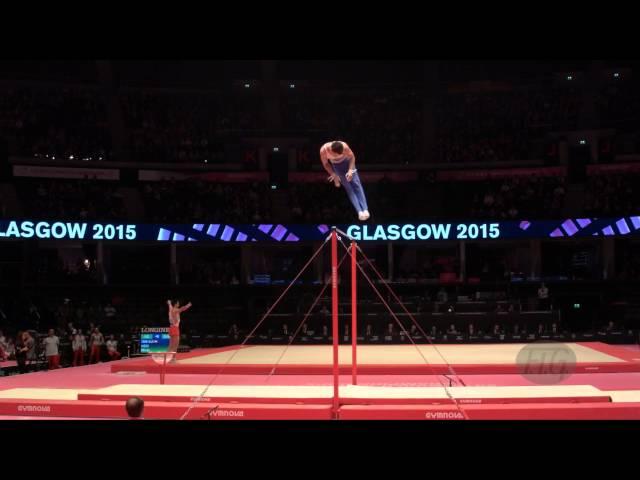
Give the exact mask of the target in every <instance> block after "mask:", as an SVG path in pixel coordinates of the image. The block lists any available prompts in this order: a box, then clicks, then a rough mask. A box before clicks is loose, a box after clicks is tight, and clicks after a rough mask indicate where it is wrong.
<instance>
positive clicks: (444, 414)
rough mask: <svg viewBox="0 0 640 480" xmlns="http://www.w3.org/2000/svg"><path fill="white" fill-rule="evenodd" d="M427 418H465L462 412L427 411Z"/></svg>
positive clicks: (425, 415) (425, 416)
mask: <svg viewBox="0 0 640 480" xmlns="http://www.w3.org/2000/svg"><path fill="white" fill-rule="evenodd" d="M424 418H426V419H427V420H464V416H463V415H462V413H460V412H427V413H425V414H424Z"/></svg>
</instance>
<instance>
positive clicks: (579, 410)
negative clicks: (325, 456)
mask: <svg viewBox="0 0 640 480" xmlns="http://www.w3.org/2000/svg"><path fill="white" fill-rule="evenodd" d="M20 407H23V409H20ZM24 407H30V408H31V409H32V410H31V411H25V410H24ZM189 407H192V409H191V411H190V413H189V415H188V417H187V418H188V419H190V420H195V419H206V418H207V412H210V411H211V408H212V407H211V405H210V404H206V405H204V404H197V405H192V404H190V403H178V402H171V403H165V402H146V403H145V411H144V418H145V419H164V420H170V419H178V418H180V417H181V416H182V415H184V413H185V412H186V411H187V410H188V409H189ZM462 411H463V412H464V413H465V414H466V416H467V418H469V419H470V420H640V403H583V404H511V405H466V406H464V407H462ZM0 415H1V416H21V417H24V416H30V417H50V418H56V417H58V418H69V417H75V418H77V417H84V418H93V419H125V418H126V414H125V413H124V405H123V402H114V401H112V402H96V401H82V400H78V401H62V400H59V401H55V400H50V401H47V400H14V399H12V400H0ZM331 418H334V415H333V412H332V408H331V406H330V405H291V404H287V405H274V404H269V405H267V404H228V403H225V404H218V408H217V410H216V411H215V412H212V416H211V419H212V420H329V419H331ZM337 418H338V419H340V420H437V421H443V420H463V419H464V416H463V415H462V414H461V412H460V410H459V409H458V408H456V407H455V406H454V405H342V406H341V407H340V408H339V411H338V417H337Z"/></svg>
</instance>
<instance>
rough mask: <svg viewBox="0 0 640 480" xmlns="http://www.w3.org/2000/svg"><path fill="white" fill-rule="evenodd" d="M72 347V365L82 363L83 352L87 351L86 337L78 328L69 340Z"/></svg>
mask: <svg viewBox="0 0 640 480" xmlns="http://www.w3.org/2000/svg"><path fill="white" fill-rule="evenodd" d="M71 348H72V349H73V366H74V367H76V366H78V365H84V354H85V352H86V351H87V339H86V338H85V336H84V335H83V334H82V330H78V331H77V332H76V334H75V335H74V336H73V339H72V341H71Z"/></svg>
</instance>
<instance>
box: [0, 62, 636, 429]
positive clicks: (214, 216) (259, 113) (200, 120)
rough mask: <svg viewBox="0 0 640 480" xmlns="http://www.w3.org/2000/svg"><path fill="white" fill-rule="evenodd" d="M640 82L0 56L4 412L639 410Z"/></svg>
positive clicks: (506, 414) (604, 71) (564, 414)
mask: <svg viewBox="0 0 640 480" xmlns="http://www.w3.org/2000/svg"><path fill="white" fill-rule="evenodd" d="M639 86H640V63H638V62H637V61H622V60H618V61H586V60H581V61H571V60H567V61H558V60H556V61H548V62H545V61H509V62H507V61H453V60H452V61H396V62H377V61H356V60H354V61H183V62H178V61H74V62H72V61H64V62H63V61H3V62H1V63H0V330H1V333H0V376H1V377H0V419H5V420H9V419H43V418H57V419H63V418H64V419H119V418H128V417H137V418H145V419H175V420H177V419H190V420H196V419H200V420H212V421H217V420H242V419H248V420H253V419H283V420H285V419H286V420H302V419H309V420H312V419H313V420H344V419H348V420H355V419H363V420H375V419H413V420H477V419H482V420H499V419H505V420H509V419H511V420H514V419H540V420H549V419H582V420H585V419H599V420H602V419H615V420H620V419H629V420H631V419H636V420H637V419H640V348H639V346H638V340H639V337H638V333H639V329H640V294H639V292H640V288H639V287H640V189H639V188H638V184H639V183H638V181H639V180H640V129H639V126H640V88H639ZM334 141H341V142H344V143H340V144H338V146H335V145H334V144H333V143H332V142H334ZM325 144H327V145H326V148H323V149H322V151H321V147H323V145H325ZM321 159H322V160H323V161H324V162H325V163H323V161H321ZM354 161H355V163H350V162H354ZM342 167H345V168H344V171H343V173H340V171H341V170H340V169H341V168H342ZM347 170H349V172H348V173H346V174H345V173H344V172H346V171H347ZM354 170H355V171H354ZM345 175H346V176H345ZM330 176H331V178H329V177H330ZM358 185H361V187H362V190H363V191H364V194H365V195H366V201H367V205H362V204H360V206H356V208H354V206H353V205H352V202H351V201H350V198H351V197H350V195H351V194H352V193H353V195H355V196H357V195H358V193H357V191H358ZM355 200H357V199H356V198H355V197H354V201H355ZM178 302H179V303H178ZM178 319H179V324H178ZM170 320H171V322H170Z"/></svg>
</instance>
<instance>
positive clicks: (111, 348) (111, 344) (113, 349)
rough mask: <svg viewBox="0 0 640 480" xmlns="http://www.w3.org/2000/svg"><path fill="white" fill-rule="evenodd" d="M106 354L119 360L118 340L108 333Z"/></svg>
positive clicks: (112, 358)
mask: <svg viewBox="0 0 640 480" xmlns="http://www.w3.org/2000/svg"><path fill="white" fill-rule="evenodd" d="M107 354H108V355H109V358H110V359H111V360H120V356H121V355H120V352H118V341H117V340H116V339H115V337H114V336H113V335H109V340H107Z"/></svg>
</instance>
